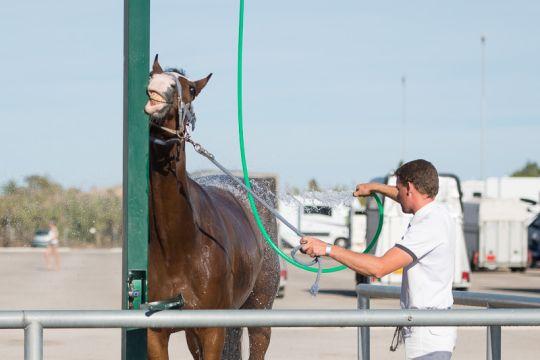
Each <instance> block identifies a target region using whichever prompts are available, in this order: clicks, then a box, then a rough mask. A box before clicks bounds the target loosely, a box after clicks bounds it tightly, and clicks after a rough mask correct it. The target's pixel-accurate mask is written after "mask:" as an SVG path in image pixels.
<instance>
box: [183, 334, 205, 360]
mask: <svg viewBox="0 0 540 360" xmlns="http://www.w3.org/2000/svg"><path fill="white" fill-rule="evenodd" d="M186 341H187V345H188V348H189V351H190V352H191V356H193V359H195V360H201V359H202V348H201V343H200V342H199V338H198V337H197V335H195V333H194V332H193V331H192V330H186Z"/></svg>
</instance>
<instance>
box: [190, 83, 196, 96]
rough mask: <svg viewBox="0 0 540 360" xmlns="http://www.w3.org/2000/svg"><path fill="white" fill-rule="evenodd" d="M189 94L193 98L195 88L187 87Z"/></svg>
mask: <svg viewBox="0 0 540 360" xmlns="http://www.w3.org/2000/svg"><path fill="white" fill-rule="evenodd" d="M189 93H190V94H191V96H193V97H195V87H193V86H190V87H189Z"/></svg>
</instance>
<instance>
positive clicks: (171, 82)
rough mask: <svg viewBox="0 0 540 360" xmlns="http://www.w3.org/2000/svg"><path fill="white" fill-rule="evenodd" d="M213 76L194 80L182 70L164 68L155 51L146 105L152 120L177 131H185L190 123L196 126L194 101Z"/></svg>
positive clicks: (183, 132) (182, 132)
mask: <svg viewBox="0 0 540 360" xmlns="http://www.w3.org/2000/svg"><path fill="white" fill-rule="evenodd" d="M211 76H212V74H210V75H208V76H207V77H205V78H203V79H201V80H197V81H191V80H189V79H188V78H187V77H186V76H185V75H184V73H183V71H179V70H176V69H172V70H168V71H163V69H162V68H161V65H159V62H158V56H157V55H156V58H155V59H154V64H153V66H152V72H151V73H150V80H149V82H148V87H147V89H146V93H147V95H148V102H147V103H146V106H145V107H144V111H145V112H146V113H147V114H148V115H150V121H152V123H153V124H155V125H158V126H162V127H165V128H167V129H169V130H173V131H175V132H177V133H178V134H185V131H186V128H187V126H188V125H191V126H192V127H194V126H195V114H194V112H193V107H192V105H191V103H192V101H193V100H194V99H195V97H196V96H197V95H199V93H200V92H201V90H202V89H203V88H204V87H205V85H206V83H207V82H208V80H210V77H211ZM179 93H180V96H179Z"/></svg>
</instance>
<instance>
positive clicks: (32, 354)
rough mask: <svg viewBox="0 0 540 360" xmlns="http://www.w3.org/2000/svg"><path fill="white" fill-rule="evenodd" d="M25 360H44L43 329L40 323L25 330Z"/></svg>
mask: <svg viewBox="0 0 540 360" xmlns="http://www.w3.org/2000/svg"><path fill="white" fill-rule="evenodd" d="M24 360H43V327H42V326H41V324H40V323H38V322H31V323H29V324H28V325H26V327H25V328H24Z"/></svg>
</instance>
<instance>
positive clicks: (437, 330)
mask: <svg viewBox="0 0 540 360" xmlns="http://www.w3.org/2000/svg"><path fill="white" fill-rule="evenodd" d="M455 229H456V227H455V224H454V219H452V217H451V216H450V214H449V212H448V210H447V209H446V207H445V206H444V205H443V204H440V203H437V202H435V201H433V202H430V203H429V204H427V205H424V207H422V208H421V209H420V210H418V211H417V212H416V213H415V214H414V217H413V218H412V220H411V222H410V224H409V227H408V229H407V231H406V232H405V235H403V237H402V238H401V240H400V241H398V242H397V243H396V245H395V246H396V247H398V248H400V249H402V250H404V251H406V252H407V253H408V254H409V255H411V257H412V258H413V262H412V263H411V264H409V265H408V266H406V267H405V268H404V269H403V278H402V282H401V307H402V308H403V309H449V308H450V307H451V306H452V304H453V303H454V299H453V297H452V282H453V280H454V257H455V255H454V254H455V250H454V248H455V243H456V232H455ZM456 334H457V329H456V328H455V327H413V328H405V329H404V338H405V351H406V353H407V358H414V357H418V356H422V355H425V354H429V353H430V352H434V351H450V352H451V351H453V349H454V346H455V341H456Z"/></svg>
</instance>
